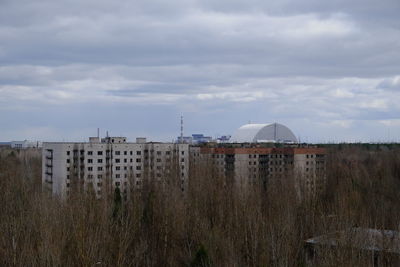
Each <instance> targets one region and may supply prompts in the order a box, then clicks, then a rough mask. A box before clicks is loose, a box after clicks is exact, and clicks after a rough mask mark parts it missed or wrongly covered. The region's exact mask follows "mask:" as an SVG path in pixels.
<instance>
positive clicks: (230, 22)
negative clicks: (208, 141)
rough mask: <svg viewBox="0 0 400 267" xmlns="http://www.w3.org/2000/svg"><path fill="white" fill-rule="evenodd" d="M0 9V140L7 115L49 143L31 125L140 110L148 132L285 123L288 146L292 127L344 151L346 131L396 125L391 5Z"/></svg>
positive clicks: (175, 2)
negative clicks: (176, 120) (335, 137)
mask: <svg viewBox="0 0 400 267" xmlns="http://www.w3.org/2000/svg"><path fill="white" fill-rule="evenodd" d="M0 7H1V8H0V40H1V41H0V62H1V63H0V105H1V106H0V109H1V111H2V114H5V115H3V116H1V117H0V123H3V125H8V126H9V127H16V126H15V124H13V122H12V120H11V121H10V120H9V119H7V117H10V116H14V115H13V114H14V113H13V112H16V111H18V112H21V113H20V114H23V112H31V111H35V112H36V113H35V114H36V115H35V116H36V117H35V118H29V122H30V123H33V124H35V122H36V124H37V125H29V128H30V129H33V130H32V131H36V132H40V131H41V129H48V128H47V127H48V125H43V124H44V123H45V122H44V121H42V120H41V119H38V118H39V117H40V115H41V113H42V114H47V113H48V112H49V110H53V108H54V107H58V108H59V111H58V112H56V114H57V116H59V117H61V118H64V120H67V121H68V120H76V118H77V117H79V116H78V115H76V116H75V115H74V116H72V115H71V114H68V110H69V109H72V108H73V109H75V110H78V111H79V110H88V109H91V110H93V114H92V115H91V119H92V120H94V121H96V123H97V124H99V123H100V121H101V120H100V119H97V118H96V114H99V117H104V116H105V114H108V112H111V110H112V114H113V115H115V116H116V117H118V115H119V114H130V115H132V114H133V115H132V116H137V117H135V118H136V119H137V118H139V117H140V116H139V115H136V114H138V113H140V112H142V111H141V109H142V110H146V111H148V107H150V106H151V107H152V108H151V110H152V115H151V116H150V117H151V119H152V120H155V119H156V118H157V115H159V116H160V120H161V121H163V122H164V123H166V124H167V123H171V120H173V119H172V117H174V116H178V117H179V114H180V113H186V114H189V115H188V116H189V117H191V118H192V119H193V120H197V121H198V123H199V125H198V126H196V127H193V129H196V130H198V129H206V128H208V127H210V128H213V129H216V128H218V127H223V128H225V129H226V131H228V129H229V131H231V130H233V129H234V128H235V127H236V126H237V124H238V123H239V122H240V123H245V122H247V121H248V120H252V119H255V120H258V121H259V122H263V121H265V120H282V122H288V123H290V124H292V125H294V126H293V127H295V128H296V130H297V131H299V132H301V131H306V130H305V129H301V123H299V122H307V123H310V125H313V127H315V128H316V129H317V131H319V132H320V133H326V132H329V131H328V130H326V129H330V130H332V129H335V127H338V128H343V129H345V130H343V132H342V133H341V136H342V137H344V136H347V135H348V134H349V133H351V132H353V133H354V134H361V133H360V131H358V130H357V129H356V128H354V127H361V128H362V127H364V129H365V130H368V131H371V136H372V135H374V136H377V135H378V133H375V132H374V131H373V130H371V129H372V128H373V127H372V126H371V125H374V124H373V122H371V123H370V124H368V123H366V121H369V120H371V121H376V122H375V123H376V125H380V124H379V123H380V122H379V121H378V120H393V119H396V118H397V117H400V115H399V114H400V110H399V108H398V107H397V106H398V105H397V103H396V100H397V99H399V98H400V92H399V90H398V89H399V84H400V83H399V79H398V75H399V72H398V69H399V65H398V62H400V24H399V23H400V20H399V19H398V11H399V10H400V2H399V1H397V0H383V1H380V2H379V3H378V2H376V1H372V0H367V1H361V0H357V1H351V2H349V1H344V0H335V1H330V2H321V1H317V0H302V1H289V0H284V1H278V2H277V1H260V0H250V1H238V0H233V1H231V0H229V1H228V0H220V1H211V0H205V1H194V0H192V1H184V0H171V1H167V2H166V1H162V0H157V1H124V2H118V1H109V0H88V1H78V0H73V1H51V0H40V1H28V0H20V1H11V0H3V1H2V2H1V3H0ZM102 105H104V106H110V109H109V110H108V109H106V110H105V109H104V107H103V106H102ZM100 106H102V107H101V108H100ZM121 106H123V107H124V108H123V109H122V108H121ZM61 107H63V108H61ZM69 107H70V108H69ZM88 107H90V108H88ZM129 107H132V108H131V110H130V108H129ZM168 107H170V108H168ZM166 109H168V112H165V110H166ZM78 113H79V112H78ZM167 114H168V115H167ZM202 116H203V117H204V118H203V117H202ZM20 118H21V120H22V121H26V122H27V121H28V120H24V119H23V118H24V116H21V117H20ZM236 118H237V119H236ZM125 119H128V117H126V118H125ZM211 120H215V121H213V122H210V121H211ZM50 121H51V123H52V124H53V126H54V127H56V128H57V129H60V128H62V127H63V126H62V125H61V124H58V123H56V120H55V119H54V118H51V119H50ZM141 123H143V124H146V122H145V120H143V121H141ZM78 124H79V127H82V125H84V123H83V122H82V121H80V122H79V123H78ZM388 125H390V123H388ZM393 125H397V124H393ZM112 126H113V127H115V128H118V127H119V126H118V122H115V124H113V125H112ZM65 127H67V126H65ZM68 127H72V128H73V127H74V126H73V124H72V123H68ZM77 127H78V126H77ZM127 127H128V126H127ZM396 127H397V126H396ZM50 128H51V127H50ZM50 128H49V129H50ZM166 128H168V127H166ZM34 129H38V130H34ZM57 129H52V130H51V131H53V133H59V132H62V131H59V130H57ZM147 129H148V131H149V132H150V134H151V132H152V131H153V132H154V131H156V129H154V128H153V129H151V127H150V126H149V128H147ZM168 129H169V130H168V132H169V133H171V132H173V127H169V128H168ZM396 129H397V128H396ZM131 130H132V129H131ZM71 131H72V130H71ZM214 131H219V132H224V131H221V130H214ZM226 131H225V132H224V133H227V132H226ZM14 132H15V131H14ZM75 133H76V132H74V133H72V132H71V135H75ZM399 133H400V132H399ZM9 135H11V132H10V133H9ZM1 137H2V136H1V134H0V138H1ZM3 138H5V137H4V135H3ZM315 138H316V137H315ZM363 138H367V137H365V136H364V137H363Z"/></svg>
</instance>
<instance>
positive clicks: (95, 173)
mask: <svg viewBox="0 0 400 267" xmlns="http://www.w3.org/2000/svg"><path fill="white" fill-rule="evenodd" d="M42 152H43V153H42V165H43V166H42V182H43V184H44V186H45V188H47V189H48V190H49V191H50V192H52V193H53V194H55V195H59V196H61V197H62V198H65V197H66V196H67V195H69V194H70V192H71V191H72V190H81V189H83V190H87V191H90V190H92V191H93V192H94V193H95V194H96V196H97V197H101V196H102V195H103V194H105V193H106V192H113V190H115V188H119V189H120V191H121V192H122V193H123V194H124V195H125V196H126V195H127V194H129V192H130V191H131V190H132V189H134V188H136V187H141V186H142V183H143V181H145V180H146V179H155V180H162V179H166V177H174V178H176V179H179V182H180V183H181V188H182V190H185V188H186V186H187V180H188V173H189V145H187V144H173V143H153V142H150V143H149V142H146V140H145V139H144V138H138V139H137V142H136V143H129V142H127V141H126V138H125V137H107V138H104V139H100V138H98V137H91V138H90V139H89V142H85V143H65V142H54V143H48V142H46V143H43V148H42ZM74 186H77V189H75V188H73V187H74Z"/></svg>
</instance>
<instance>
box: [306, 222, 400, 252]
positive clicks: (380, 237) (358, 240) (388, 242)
mask: <svg viewBox="0 0 400 267" xmlns="http://www.w3.org/2000/svg"><path fill="white" fill-rule="evenodd" d="M305 242H306V245H309V246H313V247H316V246H328V247H351V248H356V249H359V250H363V251H371V252H388V253H395V254H399V255H400V232H398V231H392V230H378V229H370V228H350V229H348V230H343V231H337V232H333V233H330V234H326V235H321V236H318V237H313V238H310V239H307V240H306V241H305Z"/></svg>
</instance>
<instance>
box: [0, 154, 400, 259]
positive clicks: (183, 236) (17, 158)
mask: <svg viewBox="0 0 400 267" xmlns="http://www.w3.org/2000/svg"><path fill="white" fill-rule="evenodd" d="M328 159H329V164H328V167H327V174H328V190H327V192H326V194H324V195H323V196H321V197H320V198H318V199H315V200H304V201H301V202H299V201H298V200H297V199H296V193H295V192H294V190H293V188H291V186H290V185H288V183H284V182H283V183H281V184H277V185H274V187H273V188H268V189H267V191H265V189H264V188H260V186H257V185H254V186H249V187H248V188H247V189H246V190H245V191H244V190H239V189H237V188H235V187H234V185H232V183H230V182H229V181H226V180H224V179H222V178H221V177H218V176H216V175H214V172H213V171H212V170H211V169H210V168H207V166H204V167H202V168H198V169H197V170H196V171H195V172H194V173H193V172H192V174H191V175H190V183H189V188H188V189H187V190H186V191H185V193H184V194H182V192H181V189H180V184H179V183H175V182H174V181H173V179H169V178H168V179H166V180H167V182H165V183H164V184H162V186H161V185H160V184H150V183H149V184H147V185H145V186H144V188H143V190H141V191H134V192H133V193H132V194H131V195H130V199H129V200H128V201H127V202H123V201H122V200H121V199H120V198H119V197H118V196H116V197H115V196H110V197H109V198H103V199H101V200H96V199H94V198H93V197H92V196H90V195H88V194H82V193H77V194H73V195H72V196H71V198H70V199H69V200H68V201H61V200H59V199H57V198H55V197H52V196H49V195H47V194H45V193H44V192H42V190H41V177H40V176H41V169H40V168H41V167H40V166H41V163H40V156H39V155H35V154H34V153H33V154H29V155H28V154H27V152H24V151H21V152H17V151H10V150H7V151H1V153H0V204H1V207H0V265H1V266H305V264H306V260H305V253H304V240H305V239H307V238H310V237H313V236H316V235H320V234H325V233H329V232H332V231H335V230H341V229H346V228H349V227H353V226H358V227H369V228H376V229H392V230H398V229H399V223H400V209H399V207H400V153H399V151H398V150H390V151H367V150H365V149H362V148H359V147H349V148H346V149H342V150H336V149H335V148H332V149H331V155H330V156H329V157H328ZM287 179H288V180H290V177H289V178H287ZM320 264H321V265H323V266H356V265H361V264H363V265H365V266H368V263H367V264H365V263H363V262H362V260H361V259H360V258H358V257H356V252H354V253H352V251H351V250H350V251H349V250H347V251H346V252H345V253H338V252H335V254H329V253H326V254H324V258H323V260H322V261H321V262H320Z"/></svg>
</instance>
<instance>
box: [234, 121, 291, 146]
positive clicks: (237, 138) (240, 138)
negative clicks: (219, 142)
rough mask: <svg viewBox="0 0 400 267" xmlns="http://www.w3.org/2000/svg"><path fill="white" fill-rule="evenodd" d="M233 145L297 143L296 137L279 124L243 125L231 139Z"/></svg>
mask: <svg viewBox="0 0 400 267" xmlns="http://www.w3.org/2000/svg"><path fill="white" fill-rule="evenodd" d="M231 142H233V143H265V142H279V143H297V139H296V136H295V135H294V134H293V132H292V131H291V130H290V129H289V128H288V127H286V126H285V125H282V124H279V123H266V124H245V125H243V126H242V127H240V128H239V129H237V130H236V132H235V133H234V134H233V136H232V137H231Z"/></svg>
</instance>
